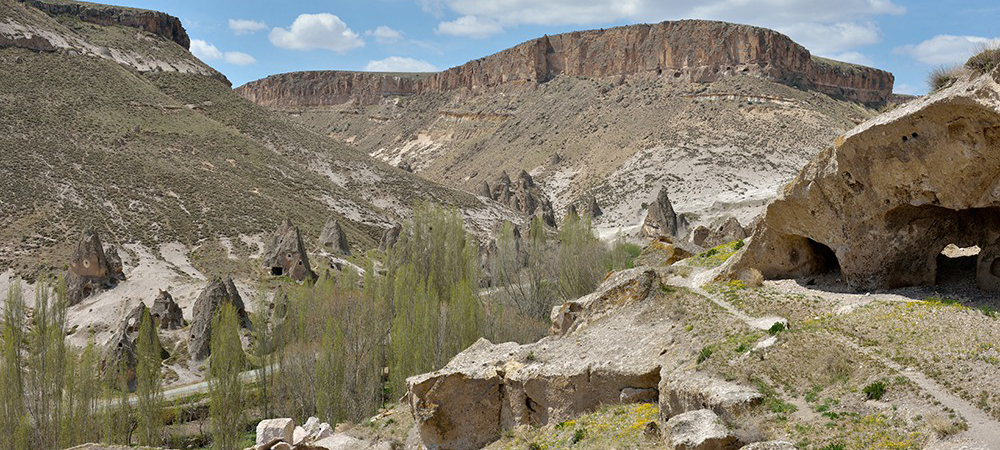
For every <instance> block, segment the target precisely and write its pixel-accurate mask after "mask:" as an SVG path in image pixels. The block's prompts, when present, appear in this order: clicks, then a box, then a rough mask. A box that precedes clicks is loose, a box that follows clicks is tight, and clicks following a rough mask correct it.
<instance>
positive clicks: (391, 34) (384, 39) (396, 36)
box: [365, 25, 404, 44]
mask: <svg viewBox="0 0 1000 450" xmlns="http://www.w3.org/2000/svg"><path fill="white" fill-rule="evenodd" d="M403 34H404V33H403V32H402V31H399V30H394V29H392V28H389V27H387V26H385V25H382V26H380V27H378V28H375V29H374V30H368V31H366V32H365V36H373V37H375V42H378V43H379V44H394V43H396V42H399V41H400V40H402V39H403Z"/></svg>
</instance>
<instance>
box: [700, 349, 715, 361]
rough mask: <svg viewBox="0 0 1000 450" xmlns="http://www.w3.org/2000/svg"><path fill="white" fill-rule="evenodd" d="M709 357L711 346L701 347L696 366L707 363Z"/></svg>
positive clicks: (710, 355)
mask: <svg viewBox="0 0 1000 450" xmlns="http://www.w3.org/2000/svg"><path fill="white" fill-rule="evenodd" d="M711 357H712V347H711V346H705V347H702V348H701V351H700V352H698V364H701V363H703V362H705V361H707V360H708V358H711Z"/></svg>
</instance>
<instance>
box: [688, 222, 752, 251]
mask: <svg viewBox="0 0 1000 450" xmlns="http://www.w3.org/2000/svg"><path fill="white" fill-rule="evenodd" d="M699 228H703V227H699ZM702 235H704V236H702ZM747 237H749V234H748V233H747V230H746V228H744V227H743V225H740V222H739V220H736V218H735V217H733V216H728V217H726V218H725V219H724V220H723V221H722V223H721V224H719V225H716V226H713V227H712V229H710V230H708V234H705V233H704V231H702V232H699V230H697V229H696V230H695V232H694V233H693V234H692V237H691V240H692V241H693V242H694V244H695V245H698V246H701V247H708V248H711V247H718V246H720V245H722V244H727V243H729V242H733V241H738V240H741V239H746V238H747ZM699 238H700V240H701V242H699Z"/></svg>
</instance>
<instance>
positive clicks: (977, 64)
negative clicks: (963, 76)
mask: <svg viewBox="0 0 1000 450" xmlns="http://www.w3.org/2000/svg"><path fill="white" fill-rule="evenodd" d="M997 66H1000V48H984V49H983V50H982V51H981V52H979V53H977V54H976V55H975V56H973V57H971V58H969V60H968V61H966V62H965V68H966V69H969V70H970V71H972V73H974V74H976V75H982V74H984V73H987V72H992V71H993V69H995V68H996V67H997Z"/></svg>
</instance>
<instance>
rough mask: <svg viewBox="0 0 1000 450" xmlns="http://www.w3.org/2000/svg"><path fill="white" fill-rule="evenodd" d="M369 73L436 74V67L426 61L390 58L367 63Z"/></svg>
mask: <svg viewBox="0 0 1000 450" xmlns="http://www.w3.org/2000/svg"><path fill="white" fill-rule="evenodd" d="M365 70H367V71H369V72H437V70H438V69H437V67H434V65H433V64H431V63H429V62H427V61H421V60H418V59H413V58H404V57H401V56H390V57H388V58H386V59H382V60H378V61H368V65H367V66H365Z"/></svg>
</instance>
